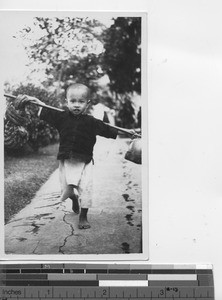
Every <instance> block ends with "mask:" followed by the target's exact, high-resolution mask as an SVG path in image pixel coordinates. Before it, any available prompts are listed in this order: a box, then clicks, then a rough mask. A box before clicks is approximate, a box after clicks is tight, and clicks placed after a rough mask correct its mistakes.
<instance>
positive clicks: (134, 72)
mask: <svg viewBox="0 0 222 300" xmlns="http://www.w3.org/2000/svg"><path fill="white" fill-rule="evenodd" d="M104 40H105V44H104V48H105V52H104V56H103V62H104V69H105V70H106V72H107V74H108V76H109V78H110V88H111V90H112V91H115V92H116V93H120V94H124V93H129V92H134V91H135V92H137V93H141V18H138V17H133V18H124V17H119V18H117V19H115V22H114V24H113V25H112V26H111V27H110V28H108V29H107V30H106V32H105V34H104Z"/></svg>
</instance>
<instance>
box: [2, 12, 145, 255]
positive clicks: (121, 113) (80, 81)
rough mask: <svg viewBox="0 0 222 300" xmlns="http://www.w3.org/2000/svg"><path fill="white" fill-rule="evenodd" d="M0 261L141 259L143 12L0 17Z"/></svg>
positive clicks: (143, 96) (143, 244)
mask: <svg viewBox="0 0 222 300" xmlns="http://www.w3.org/2000/svg"><path fill="white" fill-rule="evenodd" d="M0 15H1V18H0V23H1V26H0V28H1V29H0V31H1V37H2V45H1V49H0V53H1V61H2V64H1V66H2V68H1V71H0V73H1V75H0V76H1V79H2V84H3V86H2V90H3V95H2V103H1V105H2V112H3V113H2V123H3V128H4V137H3V141H2V144H3V146H4V155H3V160H4V163H3V165H4V180H3V184H4V196H3V197H4V201H3V202H2V203H1V205H2V206H1V208H2V209H1V211H2V220H4V224H3V222H2V226H3V230H2V232H3V234H4V237H3V240H4V243H3V246H1V247H2V248H1V252H2V253H1V256H2V257H4V258H7V259H14V258H16V259H24V258H28V259H32V258H40V259H45V258H46V257H47V259H48V258H50V259H60V258H61V257H62V259H67V260H69V259H73V258H75V259H79V260H81V259H84V260H87V259H90V260H91V259H94V258H96V260H98V259H107V260H109V259H110V258H111V257H112V259H114V258H115V259H116V260H118V259H119V260H123V259H134V260H137V259H140V260H141V259H143V260H144V259H146V260H147V259H148V245H149V243H148V205H149V199H148V147H147V143H148V141H147V140H148V120H147V115H148V113H147V110H148V103H147V102H148V96H147V70H146V68H147V32H146V29H147V28H146V27H147V26H146V22H147V20H146V19H147V15H146V13H137V12H135V13H132V12H130V13H127V12H121V13H117V12H113V13H112V12H75V11H67V12H66V11H62V12H58V11H57V12H54V11H41V12H38V11H1V12H0Z"/></svg>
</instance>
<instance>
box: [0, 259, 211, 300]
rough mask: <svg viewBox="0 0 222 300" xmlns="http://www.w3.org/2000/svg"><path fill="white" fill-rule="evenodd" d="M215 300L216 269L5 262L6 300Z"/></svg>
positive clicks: (2, 295)
mask: <svg viewBox="0 0 222 300" xmlns="http://www.w3.org/2000/svg"><path fill="white" fill-rule="evenodd" d="M102 298H103V299H104V300H157V299H159V298H161V299H165V300H214V281H213V269H212V265H193V264H192V265H149V264H133V265H130V264H96V263H91V264H81V263H80V264H78V263H70V264H69V263H66V264H62V263H49V264H48V263H46V264H41V263H36V264H35V263H32V264H29V263H16V264H13V263H10V262H3V263H1V262H0V300H52V299H54V300H102Z"/></svg>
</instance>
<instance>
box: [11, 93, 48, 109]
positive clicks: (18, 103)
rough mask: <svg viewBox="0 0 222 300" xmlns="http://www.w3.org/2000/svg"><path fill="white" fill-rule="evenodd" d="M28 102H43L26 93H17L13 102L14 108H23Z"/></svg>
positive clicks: (40, 103)
mask: <svg viewBox="0 0 222 300" xmlns="http://www.w3.org/2000/svg"><path fill="white" fill-rule="evenodd" d="M30 103H33V104H37V105H44V102H42V101H40V100H39V99H37V98H35V97H31V96H27V95H18V97H17V98H16V100H15V102H14V104H15V108H16V109H23V108H24V107H25V106H26V105H27V104H30Z"/></svg>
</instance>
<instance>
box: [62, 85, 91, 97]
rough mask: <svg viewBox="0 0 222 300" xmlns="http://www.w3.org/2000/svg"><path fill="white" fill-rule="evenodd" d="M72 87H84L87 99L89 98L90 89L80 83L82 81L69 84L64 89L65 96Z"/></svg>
mask: <svg viewBox="0 0 222 300" xmlns="http://www.w3.org/2000/svg"><path fill="white" fill-rule="evenodd" d="M72 89H84V90H85V92H86V96H87V99H89V98H90V94H91V93H90V89H89V88H88V86H86V85H85V84H82V83H73V84H71V85H70V86H68V88H67V90H66V96H67V94H68V92H69V91H70V90H72Z"/></svg>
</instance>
